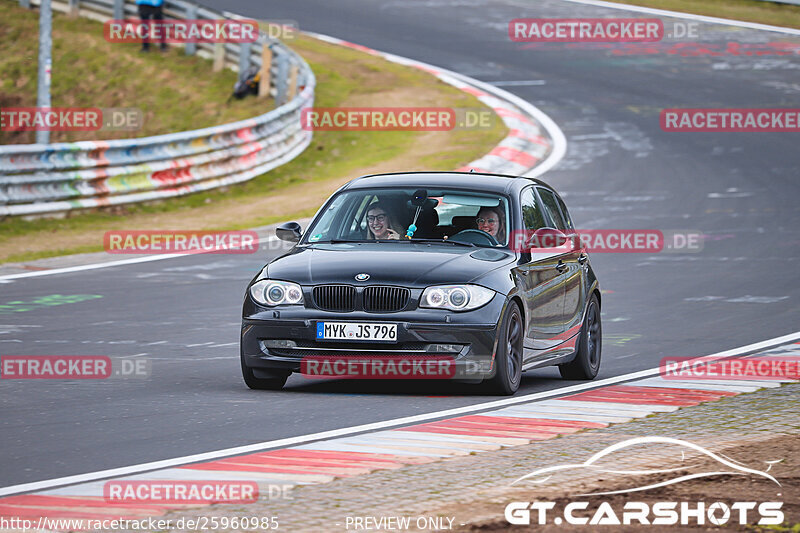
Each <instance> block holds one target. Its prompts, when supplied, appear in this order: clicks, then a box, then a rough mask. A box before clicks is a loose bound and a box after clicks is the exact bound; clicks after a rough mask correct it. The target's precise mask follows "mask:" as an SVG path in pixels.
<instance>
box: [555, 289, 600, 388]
mask: <svg viewBox="0 0 800 533" xmlns="http://www.w3.org/2000/svg"><path fill="white" fill-rule="evenodd" d="M602 346H603V327H602V324H601V323H600V304H599V303H598V301H597V296H596V295H594V294H593V295H592V297H591V298H590V299H589V306H588V307H587V309H586V318H585V319H584V321H583V326H582V327H581V332H580V337H579V338H578V349H577V353H576V355H575V359H573V360H572V361H570V362H569V363H566V364H563V365H559V366H558V370H559V372H561V377H562V378H564V379H594V378H595V377H596V376H597V372H598V371H599V370H600V355H601V351H602Z"/></svg>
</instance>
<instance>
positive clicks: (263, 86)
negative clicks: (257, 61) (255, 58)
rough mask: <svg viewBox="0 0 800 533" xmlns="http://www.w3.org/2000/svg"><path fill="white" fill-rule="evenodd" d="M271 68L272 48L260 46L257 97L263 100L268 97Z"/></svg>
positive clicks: (264, 45)
mask: <svg viewBox="0 0 800 533" xmlns="http://www.w3.org/2000/svg"><path fill="white" fill-rule="evenodd" d="M271 68H272V48H270V46H269V45H268V44H267V43H264V44H263V45H261V72H260V74H259V82H258V97H259V98H263V97H265V96H269V89H270V83H271V81H272V76H270V74H271V72H270V69H271Z"/></svg>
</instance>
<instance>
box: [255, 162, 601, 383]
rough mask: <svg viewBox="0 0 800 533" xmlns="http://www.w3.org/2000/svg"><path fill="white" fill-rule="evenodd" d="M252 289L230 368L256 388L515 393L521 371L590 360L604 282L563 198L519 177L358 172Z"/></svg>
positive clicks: (566, 371)
mask: <svg viewBox="0 0 800 533" xmlns="http://www.w3.org/2000/svg"><path fill="white" fill-rule="evenodd" d="M277 235H278V237H279V238H281V239H283V240H287V241H291V242H295V243H296V245H295V246H294V247H293V248H292V249H291V250H290V251H289V252H288V253H286V254H284V255H283V256H281V257H278V258H276V259H275V260H273V261H272V262H270V263H269V264H267V265H266V266H265V267H264V268H263V269H262V271H261V272H260V273H259V274H258V275H257V276H256V277H255V278H254V279H253V280H252V281H251V282H250V285H249V286H248V288H247V291H246V294H245V299H244V308H243V312H242V333H241V345H240V347H241V365H242V374H243V376H244V380H245V383H246V384H247V385H248V386H249V387H250V388H253V389H279V388H281V387H283V385H284V384H285V383H286V379H287V378H288V376H289V375H290V374H291V373H292V372H302V373H303V374H304V375H307V376H329V377H341V378H348V377H350V378H352V377H360V378H395V379H402V378H406V379H430V378H436V379H441V378H448V379H457V380H463V381H467V382H471V383H481V382H483V384H484V386H485V387H487V388H489V389H490V390H491V391H493V392H495V393H498V394H514V392H516V390H517V389H518V388H519V385H520V381H521V374H522V372H523V371H525V370H528V369H531V368H536V367H541V366H549V365H558V368H559V370H560V373H561V375H562V377H564V378H566V379H592V378H594V377H595V376H596V375H597V372H598V369H599V367H600V354H601V344H602V329H601V322H600V302H601V296H600V289H599V285H598V281H597V279H596V277H595V275H594V272H593V270H592V267H591V264H590V262H589V258H588V255H587V253H586V250H585V249H583V247H582V246H581V243H580V239H579V237H578V236H577V235H576V233H575V229H574V226H573V223H572V220H571V218H570V215H569V213H568V211H567V208H566V205H565V204H564V202H563V200H562V199H561V198H560V197H559V195H558V194H557V193H556V192H555V191H554V190H553V189H552V188H551V187H549V186H548V185H546V184H545V183H543V182H541V181H538V180H532V179H527V178H519V177H515V176H503V175H496V174H481V173H460V172H411V173H396V174H380V175H372V176H365V177H361V178H358V179H355V180H353V181H351V182H349V183H348V184H346V185H345V186H343V187H342V188H341V189H339V190H338V191H337V192H336V193H335V194H334V195H333V196H331V198H330V199H328V201H327V202H326V203H325V205H323V207H322V208H321V209H320V210H319V212H318V213H317V215H316V216H315V217H314V219H313V221H312V222H311V225H310V226H309V227H308V229H307V230H306V231H305V232H303V231H302V229H301V228H300V226H299V224H297V223H295V222H289V223H286V224H284V225H282V226H280V227H279V228H278V229H277Z"/></svg>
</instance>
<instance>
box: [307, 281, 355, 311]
mask: <svg viewBox="0 0 800 533" xmlns="http://www.w3.org/2000/svg"><path fill="white" fill-rule="evenodd" d="M313 295H314V304H315V305H316V306H317V307H318V308H320V309H323V310H325V311H352V310H354V309H355V307H356V289H355V288H354V287H351V286H349V285H320V286H319V287H314V293H313Z"/></svg>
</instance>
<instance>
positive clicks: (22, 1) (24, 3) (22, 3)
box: [19, 0, 31, 9]
mask: <svg viewBox="0 0 800 533" xmlns="http://www.w3.org/2000/svg"><path fill="white" fill-rule="evenodd" d="M19 7H23V8H25V9H30V8H31V0H19Z"/></svg>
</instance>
